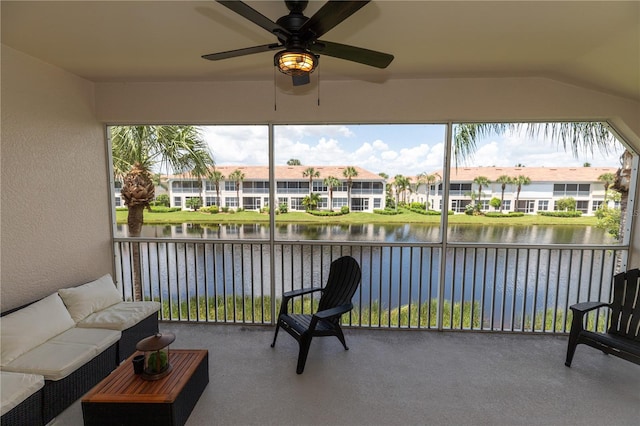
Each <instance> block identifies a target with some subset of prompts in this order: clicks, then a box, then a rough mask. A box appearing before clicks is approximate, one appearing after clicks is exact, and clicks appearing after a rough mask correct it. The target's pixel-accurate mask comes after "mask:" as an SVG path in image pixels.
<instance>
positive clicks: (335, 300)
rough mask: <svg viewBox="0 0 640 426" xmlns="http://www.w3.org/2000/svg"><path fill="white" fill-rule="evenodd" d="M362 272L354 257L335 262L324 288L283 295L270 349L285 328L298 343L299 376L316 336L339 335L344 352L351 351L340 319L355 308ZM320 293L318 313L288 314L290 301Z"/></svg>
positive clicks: (332, 264) (297, 371) (345, 257)
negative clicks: (353, 299)
mask: <svg viewBox="0 0 640 426" xmlns="http://www.w3.org/2000/svg"><path fill="white" fill-rule="evenodd" d="M360 278H361V272H360V266H359V265H358V262H356V260H355V259H354V258H353V257H351V256H344V257H341V258H339V259H336V260H334V261H333V262H332V263H331V267H330V269H329V278H328V279H327V285H326V286H325V287H324V288H320V287H318V288H306V289H304V288H303V289H300V290H294V291H289V292H286V293H284V294H283V295H282V304H281V305H280V314H279V315H278V323H277V324H276V332H275V335H274V336H273V343H272V344H271V347H274V346H275V344H276V339H277V338H278V330H279V329H280V328H281V327H282V329H283V330H285V331H286V332H287V333H289V334H290V335H291V336H293V338H294V339H296V340H297V341H298V345H299V346H300V352H299V353H298V366H297V368H296V373H298V374H302V372H303V371H304V365H305V363H306V362H307V355H308V354H309V346H310V345H311V339H312V338H313V337H316V336H336V337H337V338H338V339H340V342H342V346H344V349H345V350H349V348H348V347H347V344H346V342H345V340H344V334H343V333H342V328H341V327H340V317H341V316H342V315H343V314H345V313H347V312H349V311H350V310H352V309H353V304H352V303H351V298H352V297H353V295H354V294H355V292H356V290H357V289H358V285H359V284H360ZM317 291H320V292H322V296H321V297H320V302H319V304H318V312H316V313H315V314H313V315H307V314H293V313H289V301H290V300H291V299H292V298H294V297H296V296H302V295H304V294H310V293H313V292H317Z"/></svg>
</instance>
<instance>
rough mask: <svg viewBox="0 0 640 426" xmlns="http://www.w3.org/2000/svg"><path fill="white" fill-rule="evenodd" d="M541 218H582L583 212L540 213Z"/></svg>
mask: <svg viewBox="0 0 640 426" xmlns="http://www.w3.org/2000/svg"><path fill="white" fill-rule="evenodd" d="M538 214H539V215H540V216H551V217H580V216H582V212H581V211H568V212H538Z"/></svg>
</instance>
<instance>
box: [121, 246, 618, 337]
mask: <svg viewBox="0 0 640 426" xmlns="http://www.w3.org/2000/svg"><path fill="white" fill-rule="evenodd" d="M135 245H137V246H138V248H139V252H140V261H141V262H140V264H141V268H140V269H141V274H140V275H141V277H140V280H141V289H142V297H143V298H144V299H154V300H158V301H160V302H161V304H162V310H161V319H162V320H168V321H190V322H191V321H196V322H200V321H202V322H222V323H242V324H272V323H273V322H274V314H275V312H277V309H278V305H279V303H280V297H281V295H282V293H283V292H285V291H288V290H292V289H297V288H301V287H310V286H322V285H324V283H325V281H326V277H327V275H328V270H329V265H330V263H331V261H332V260H333V259H335V258H337V257H339V256H341V255H346V254H348V255H351V256H353V257H355V258H356V259H357V260H358V262H359V264H360V266H361V268H362V282H361V285H360V288H359V289H358V292H357V293H356V295H355V296H354V299H353V302H354V306H355V308H354V310H353V311H352V312H351V313H350V314H348V315H345V317H343V322H344V323H345V324H346V325H350V326H357V327H374V328H411V329H442V330H477V331H501V332H521V333H527V332H547V333H549V332H551V333H566V332H567V331H568V328H569V326H570V323H571V319H570V316H569V315H570V313H569V306H570V305H571V304H573V303H577V302H582V301H587V300H603V301H609V299H610V285H611V279H612V276H613V274H614V273H615V272H616V271H617V270H619V269H624V267H625V265H626V259H627V253H628V248H627V247H625V246H618V245H616V246H608V245H599V246H583V245H580V246H578V245H514V244H489V245H487V244H470V243H448V244H446V246H444V245H443V244H440V243H438V244H415V243H412V244H402V243H373V242H372V243H362V242H357V243H354V242H335V241H331V242H327V241H325V242H319V241H287V242H281V241H275V242H273V243H271V242H270V241H269V240H203V239H163V238H159V239H148V238H115V239H114V248H115V256H116V270H117V281H118V283H119V285H120V288H121V290H122V292H123V295H124V297H125V298H126V299H132V298H133V294H134V292H133V286H134V274H133V264H134V262H133V257H132V252H133V248H134V246H135ZM443 253H444V258H443ZM272 254H273V255H272ZM441 262H444V263H442V264H441ZM272 268H273V270H272ZM317 301H318V300H317V299H305V300H304V301H299V302H297V304H296V305H295V306H294V309H296V310H297V311H304V312H310V311H311V310H312V309H313V306H314V304H316V303H317ZM606 321H607V320H606V318H605V315H604V312H598V313H597V314H594V315H593V316H592V317H591V318H590V327H591V328H592V329H594V328H598V329H603V328H604V327H605V326H606Z"/></svg>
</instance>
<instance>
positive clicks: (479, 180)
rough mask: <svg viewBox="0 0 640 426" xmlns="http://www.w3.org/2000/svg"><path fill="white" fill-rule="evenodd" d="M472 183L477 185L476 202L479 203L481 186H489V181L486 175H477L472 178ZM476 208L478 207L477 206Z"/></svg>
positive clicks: (480, 201)
mask: <svg viewBox="0 0 640 426" xmlns="http://www.w3.org/2000/svg"><path fill="white" fill-rule="evenodd" d="M473 183H475V184H476V185H478V204H480V203H482V187H483V186H489V184H491V181H490V180H489V178H487V177H486V176H478V177H476V178H475V179H474V180H473ZM478 209H480V207H479V206H478Z"/></svg>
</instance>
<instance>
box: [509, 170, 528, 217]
mask: <svg viewBox="0 0 640 426" xmlns="http://www.w3.org/2000/svg"><path fill="white" fill-rule="evenodd" d="M530 183H531V179H529V178H528V177H527V176H524V175H519V176H517V177H515V178H513V184H514V185H516V208H515V209H514V211H518V201H519V200H520V191H521V190H522V185H529V184H530Z"/></svg>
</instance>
